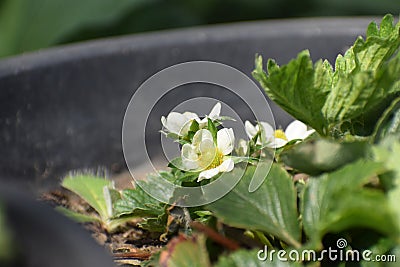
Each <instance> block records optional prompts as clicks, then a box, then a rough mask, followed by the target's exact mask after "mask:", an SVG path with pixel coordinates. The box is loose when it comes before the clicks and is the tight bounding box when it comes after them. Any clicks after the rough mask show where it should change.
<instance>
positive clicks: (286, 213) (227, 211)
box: [208, 164, 301, 247]
mask: <svg viewBox="0 0 400 267" xmlns="http://www.w3.org/2000/svg"><path fill="white" fill-rule="evenodd" d="M255 169H256V168H255V167H253V166H250V167H248V168H247V170H246V172H245V174H244V176H243V177H242V178H241V180H240V182H239V183H238V184H237V185H236V187H235V188H234V189H233V190H232V191H231V192H229V193H228V194H227V195H225V196H224V197H223V198H221V199H219V200H217V201H215V202H214V203H212V204H210V205H209V207H208V208H209V209H210V210H211V211H212V212H213V213H214V214H215V216H216V217H218V218H220V219H222V220H223V221H224V222H225V223H226V224H228V225H231V226H234V227H239V228H245V229H250V230H261V231H264V232H267V233H269V234H272V235H274V236H276V237H278V238H280V239H281V240H283V241H284V242H286V243H288V244H289V245H291V246H294V247H299V246H300V236H301V233H300V226H299V222H298V213H297V204H296V201H297V200H296V190H295V188H294V185H293V182H292V179H291V177H290V176H289V175H288V174H287V172H286V171H285V170H284V169H283V168H282V167H280V166H279V165H276V164H273V165H272V167H271V170H270V172H269V173H268V176H267V177H266V179H265V180H264V182H263V183H262V184H261V186H260V187H259V188H258V189H257V190H256V191H254V192H252V193H250V192H249V191H248V190H249V185H250V181H251V180H252V178H253V175H254V172H255ZM238 171H241V170H240V169H235V170H234V171H233V172H238ZM226 175H229V173H227V174H226ZM232 175H235V173H232Z"/></svg>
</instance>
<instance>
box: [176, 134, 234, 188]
mask: <svg viewBox="0 0 400 267" xmlns="http://www.w3.org/2000/svg"><path fill="white" fill-rule="evenodd" d="M234 140H235V138H234V134H233V130H232V129H231V128H229V129H227V128H224V129H221V130H219V131H218V132H217V140H216V144H215V142H214V140H213V137H212V133H211V132H210V131H209V130H206V129H201V130H199V131H197V132H196V134H195V135H194V136H193V141H192V144H184V145H183V146H182V151H181V157H182V164H183V167H184V168H186V169H187V170H192V171H201V172H200V174H199V177H198V179H197V181H198V182H199V181H201V180H204V179H211V178H212V177H214V176H216V175H217V174H218V173H221V172H230V171H231V170H232V169H233V167H234V162H233V160H232V159H231V158H230V157H229V156H228V155H229V154H230V153H232V150H233V146H234Z"/></svg>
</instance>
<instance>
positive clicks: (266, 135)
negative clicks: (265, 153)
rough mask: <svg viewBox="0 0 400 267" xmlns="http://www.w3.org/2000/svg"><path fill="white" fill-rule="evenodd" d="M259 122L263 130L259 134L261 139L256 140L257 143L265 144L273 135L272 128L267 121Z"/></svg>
mask: <svg viewBox="0 0 400 267" xmlns="http://www.w3.org/2000/svg"><path fill="white" fill-rule="evenodd" d="M259 124H260V125H261V127H262V129H263V131H262V134H261V140H257V143H259V144H266V143H268V142H269V141H270V140H271V139H272V138H273V137H274V128H272V126H271V125H270V124H269V123H268V122H263V121H260V122H259Z"/></svg>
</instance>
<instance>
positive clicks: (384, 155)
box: [374, 141, 400, 243]
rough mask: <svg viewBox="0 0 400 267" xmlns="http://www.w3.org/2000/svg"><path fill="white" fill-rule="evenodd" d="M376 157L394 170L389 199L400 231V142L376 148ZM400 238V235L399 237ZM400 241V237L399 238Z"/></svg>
mask: <svg viewBox="0 0 400 267" xmlns="http://www.w3.org/2000/svg"><path fill="white" fill-rule="evenodd" d="M374 152H375V157H376V158H377V159H378V160H379V159H380V160H382V162H383V163H384V164H385V166H386V167H387V168H388V169H389V170H391V171H392V174H393V175H392V176H391V177H390V178H391V188H389V192H388V196H387V197H388V201H389V205H390V208H391V209H392V211H393V212H394V214H395V219H396V225H397V230H398V232H400V206H399V203H400V165H399V162H400V142H398V141H396V142H393V143H391V144H390V147H385V148H382V147H377V148H375V150H374ZM398 238H400V237H398ZM399 243H400V239H399Z"/></svg>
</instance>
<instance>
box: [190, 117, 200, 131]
mask: <svg viewBox="0 0 400 267" xmlns="http://www.w3.org/2000/svg"><path fill="white" fill-rule="evenodd" d="M199 129H200V127H199V123H198V122H197V121H196V120H192V124H191V125H190V128H189V131H191V132H194V133H195V132H197V131H198V130H199Z"/></svg>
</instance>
